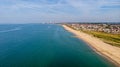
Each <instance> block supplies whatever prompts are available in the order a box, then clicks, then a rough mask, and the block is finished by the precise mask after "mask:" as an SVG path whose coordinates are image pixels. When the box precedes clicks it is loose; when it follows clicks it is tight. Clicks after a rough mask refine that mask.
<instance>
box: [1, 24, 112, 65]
mask: <svg viewBox="0 0 120 67" xmlns="http://www.w3.org/2000/svg"><path fill="white" fill-rule="evenodd" d="M73 36H74V35H73V34H72V33H70V32H68V31H66V30H65V29H64V28H63V27H61V26H60V25H55V24H7V25H0V67H114V65H113V64H112V63H110V62H109V61H108V60H106V59H105V58H103V57H101V56H99V55H98V54H97V53H95V52H94V51H93V50H92V49H91V48H90V47H89V46H88V45H87V44H86V43H85V42H83V41H82V40H79V39H77V38H75V37H73Z"/></svg>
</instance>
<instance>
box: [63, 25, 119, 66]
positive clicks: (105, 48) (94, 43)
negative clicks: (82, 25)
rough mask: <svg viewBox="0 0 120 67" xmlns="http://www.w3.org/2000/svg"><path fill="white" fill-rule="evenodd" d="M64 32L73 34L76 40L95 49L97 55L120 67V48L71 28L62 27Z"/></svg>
mask: <svg viewBox="0 0 120 67" xmlns="http://www.w3.org/2000/svg"><path fill="white" fill-rule="evenodd" d="M62 26H63V27H64V28H65V29H66V30H68V31H69V32H72V33H73V34H75V35H76V36H77V37H78V38H80V39H82V40H84V41H85V42H87V43H89V44H88V45H89V46H91V47H92V48H94V49H95V51H96V52H97V53H99V54H100V55H102V56H104V57H106V58H107V59H109V60H111V61H112V62H114V63H115V64H116V65H117V66H118V67H120V48H119V47H115V46H112V45H109V44H106V43H104V42H103V41H101V40H100V39H99V38H96V37H93V36H91V35H89V34H86V33H83V32H81V31H77V30H73V29H72V28H70V27H68V26H66V25H62Z"/></svg>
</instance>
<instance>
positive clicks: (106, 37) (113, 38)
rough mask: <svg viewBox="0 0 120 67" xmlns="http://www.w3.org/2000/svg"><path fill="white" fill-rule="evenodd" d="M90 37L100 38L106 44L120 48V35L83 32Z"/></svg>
mask: <svg viewBox="0 0 120 67" xmlns="http://www.w3.org/2000/svg"><path fill="white" fill-rule="evenodd" d="M83 32H85V33H88V34H90V35H93V36H95V37H98V38H100V39H101V40H103V41H104V42H105V43H108V44H111V45H114V46H118V47H120V34H108V33H104V32H95V31H83Z"/></svg>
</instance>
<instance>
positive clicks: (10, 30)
mask: <svg viewBox="0 0 120 67" xmlns="http://www.w3.org/2000/svg"><path fill="white" fill-rule="evenodd" d="M17 30H21V27H16V28H13V29H8V30H2V31H0V33H5V32H12V31H17Z"/></svg>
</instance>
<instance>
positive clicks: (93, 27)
mask: <svg viewBox="0 0 120 67" xmlns="http://www.w3.org/2000/svg"><path fill="white" fill-rule="evenodd" d="M67 25H69V26H71V27H73V28H74V29H76V30H88V31H99V32H105V33H112V34H120V24H92V23H91V24H87V23H86V24H85V23H81V24H80V23H78V24H67Z"/></svg>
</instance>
